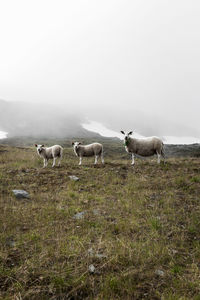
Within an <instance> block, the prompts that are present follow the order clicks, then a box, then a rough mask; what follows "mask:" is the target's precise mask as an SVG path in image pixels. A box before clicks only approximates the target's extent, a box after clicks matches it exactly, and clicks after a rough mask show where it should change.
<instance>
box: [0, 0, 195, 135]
mask: <svg viewBox="0 0 200 300" xmlns="http://www.w3.org/2000/svg"><path fill="white" fill-rule="evenodd" d="M199 16H200V2H199V1H195V0H194V1H185V0H173V1H172V0H171V1H170V0H167V1H160V0H157V1H155V0H151V1H143V0H140V1H139V0H138V1H126V0H123V1H118V0H110V1H109V0H107V1H104V0H101V1H95V0H91V1H81V0H77V1H49V0H48V1H44V0H43V1H41V0H40V1H37V0H36V1H25V0H24V1H21V0H18V1H9V0H7V1H1V3H0V42H1V47H0V99H4V100H7V101H16V102H17V103H18V102H19V101H20V102H24V103H26V104H28V103H35V104H37V106H38V107H40V105H44V106H46V107H47V106H48V105H52V106H55V107H56V111H57V113H56V115H55V118H53V120H57V119H58V116H59V113H58V111H60V112H61V113H62V114H63V113H66V117H67V116H68V114H74V115H75V116H77V118H81V119H82V118H87V119H88V120H92V121H97V122H100V123H103V124H105V125H106V126H107V127H108V128H110V129H112V130H117V131H118V130H120V129H125V130H126V129H133V130H136V131H137V132H138V133H141V134H143V135H152V134H156V135H160V136H162V135H180V136H184V135H187V136H190V135H191V136H196V137H197V136H199V135H200V118H199V111H200V101H199V96H200V89H199V82H200V71H199V70H200V56H199V53H200V18H199ZM44 106H43V107H44ZM0 109H1V108H0ZM21 109H22V110H23V108H21ZM44 111H45V109H44V110H41V114H42V113H43V114H44ZM37 112H38V114H40V112H39V110H37ZM0 113H1V111H0ZM37 117H38V116H35V120H37ZM40 119H41V116H40ZM36 123H37V122H36ZM0 125H1V124H0ZM1 129H3V128H0V130H1Z"/></svg>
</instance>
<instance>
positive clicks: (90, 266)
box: [88, 265, 95, 273]
mask: <svg viewBox="0 0 200 300" xmlns="http://www.w3.org/2000/svg"><path fill="white" fill-rule="evenodd" d="M88 270H89V272H90V273H94V272H95V266H94V265H89V267H88Z"/></svg>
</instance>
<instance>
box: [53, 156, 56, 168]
mask: <svg viewBox="0 0 200 300" xmlns="http://www.w3.org/2000/svg"><path fill="white" fill-rule="evenodd" d="M55 164H56V157H54V158H53V165H52V168H53V167H54V166H55Z"/></svg>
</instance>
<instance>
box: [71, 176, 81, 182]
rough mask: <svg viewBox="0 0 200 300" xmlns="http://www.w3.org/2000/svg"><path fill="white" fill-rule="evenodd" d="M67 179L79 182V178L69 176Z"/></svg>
mask: <svg viewBox="0 0 200 300" xmlns="http://www.w3.org/2000/svg"><path fill="white" fill-rule="evenodd" d="M69 178H70V179H71V180H73V181H78V180H79V178H78V177H77V176H75V175H70V176H69Z"/></svg>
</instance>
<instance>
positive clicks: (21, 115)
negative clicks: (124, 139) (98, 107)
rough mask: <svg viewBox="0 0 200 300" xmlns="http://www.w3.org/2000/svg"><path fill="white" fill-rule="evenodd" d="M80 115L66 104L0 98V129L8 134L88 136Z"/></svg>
mask: <svg viewBox="0 0 200 300" xmlns="http://www.w3.org/2000/svg"><path fill="white" fill-rule="evenodd" d="M82 121H83V118H81V117H80V116H75V115H74V114H72V113H70V112H69V111H67V109H66V108H63V109H62V107H60V106H59V107H56V106H52V105H45V104H34V103H31V104H30V103H24V102H7V101H4V100H0V130H2V131H6V132H8V136H9V137H15V136H18V137H19V136H20V137H28V136H29V137H31V136H32V137H47V138H49V137H58V138H64V137H68V138H70V137H92V136H97V135H98V134H95V133H92V132H89V131H87V130H86V129H84V128H82V126H81V123H82Z"/></svg>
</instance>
